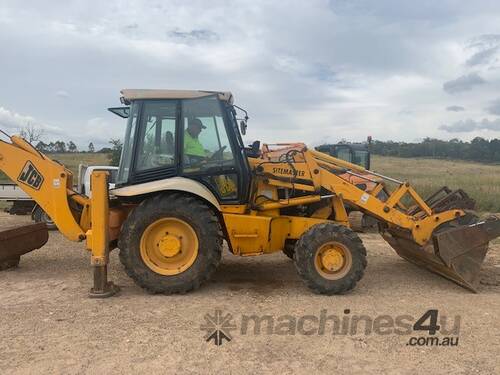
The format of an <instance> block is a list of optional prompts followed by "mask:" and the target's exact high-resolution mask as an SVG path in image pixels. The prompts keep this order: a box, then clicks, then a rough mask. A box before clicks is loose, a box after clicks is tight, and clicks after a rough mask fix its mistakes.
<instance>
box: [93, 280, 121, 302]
mask: <svg viewBox="0 0 500 375" xmlns="http://www.w3.org/2000/svg"><path fill="white" fill-rule="evenodd" d="M119 291H120V287H119V286H118V285H115V284H113V282H112V281H108V283H107V284H106V286H105V287H104V289H95V288H91V289H90V292H89V297H90V298H108V297H112V296H114V295H115V294H117V293H118V292H119Z"/></svg>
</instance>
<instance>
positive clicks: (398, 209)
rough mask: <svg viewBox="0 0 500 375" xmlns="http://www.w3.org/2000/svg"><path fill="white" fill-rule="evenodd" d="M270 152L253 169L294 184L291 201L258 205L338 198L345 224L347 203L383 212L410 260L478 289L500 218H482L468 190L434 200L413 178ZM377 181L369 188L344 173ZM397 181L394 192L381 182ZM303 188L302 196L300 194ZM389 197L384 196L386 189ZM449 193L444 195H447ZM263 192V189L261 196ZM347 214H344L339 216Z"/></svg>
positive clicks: (386, 233)
mask: <svg viewBox="0 0 500 375" xmlns="http://www.w3.org/2000/svg"><path fill="white" fill-rule="evenodd" d="M269 155H270V154H269V153H267V154H266V153H265V152H264V153H263V155H262V157H261V158H260V159H259V160H255V161H253V162H252V163H253V165H254V173H255V175H256V176H257V177H259V178H261V181H262V183H263V184H264V185H268V186H272V187H275V188H281V189H289V191H291V192H292V196H291V197H290V198H286V199H279V200H276V199H274V200H271V199H269V198H267V199H266V200H264V201H262V202H254V207H255V208H256V209H257V210H262V211H266V210H273V209H276V208H285V207H287V206H291V205H297V204H311V203H314V202H317V201H319V200H321V199H331V205H332V211H333V212H334V213H335V218H334V220H335V221H336V222H338V223H343V222H345V209H342V208H343V206H344V203H348V204H349V205H351V206H354V207H356V208H357V209H358V210H360V211H362V212H364V213H367V214H369V215H370V216H374V217H376V218H377V219H378V220H379V221H380V223H381V225H380V226H379V232H380V234H381V235H382V237H383V238H384V239H385V240H386V241H387V242H388V243H389V245H391V247H392V248H394V250H395V251H396V252H397V253H398V254H399V255H400V256H401V257H403V258H404V259H407V260H409V261H411V262H413V263H415V264H417V265H419V266H424V267H426V268H428V269H429V270H431V271H432V272H435V273H437V274H439V275H441V276H444V277H446V278H448V279H450V280H453V281H454V282H456V283H458V284H460V285H462V286H464V287H466V288H468V289H471V290H473V291H477V287H478V285H479V271H480V268H481V264H482V262H483V261H484V257H485V255H486V252H487V250H488V242H489V241H491V240H492V239H493V238H496V237H498V236H499V235H500V219H498V218H496V217H490V218H488V219H486V220H484V221H480V220H479V219H478V217H477V215H475V214H474V213H473V212H471V211H470V210H472V209H473V206H474V202H473V200H471V199H470V198H469V197H468V196H467V194H465V192H463V191H462V190H461V189H459V190H456V191H454V192H453V191H451V190H450V189H448V188H446V187H444V188H442V189H441V190H439V191H438V192H437V193H435V194H433V195H432V196H431V197H429V198H427V200H424V199H422V198H421V197H420V196H419V195H418V194H417V192H416V191H415V190H414V189H413V188H412V187H411V185H410V184H409V183H408V182H403V181H398V180H395V179H393V178H390V177H387V176H383V175H380V174H378V173H375V172H373V171H368V170H365V169H364V168H362V167H360V166H357V165H354V164H351V163H348V162H345V161H343V160H340V159H337V158H334V157H332V156H330V155H327V154H324V153H321V152H318V151H314V150H308V149H307V148H306V147H305V146H303V147H288V148H285V151H284V152H283V153H281V155H280V154H278V153H277V152H276V151H274V154H271V157H270V156H269ZM346 174H347V175H352V176H356V177H358V178H361V179H365V180H367V181H371V182H374V183H376V184H377V185H376V186H375V188H373V189H371V190H370V191H365V190H363V189H360V187H358V186H356V184H354V183H352V182H351V181H350V180H349V178H345V175H346ZM372 176H377V177H379V178H381V179H383V180H388V181H391V182H393V183H396V184H397V185H398V186H397V187H396V188H395V189H393V190H392V191H389V190H388V189H386V187H385V184H384V183H383V182H382V180H378V181H376V180H375V179H373V177H372ZM296 190H298V191H299V192H300V193H299V196H298V197H295V195H294V192H295V191H296ZM382 190H383V191H384V192H385V193H386V196H384V197H380V196H379V193H380V192H381V191H382ZM441 192H445V193H446V194H445V196H444V197H443V196H441V195H440V193H441ZM260 196H262V194H261V195H260ZM405 196H409V197H410V198H411V199H412V200H413V202H414V206H412V207H410V208H406V207H405V206H404V205H403V204H402V202H401V200H402V199H403V197H405ZM339 212H340V215H339Z"/></svg>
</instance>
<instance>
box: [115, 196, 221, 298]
mask: <svg viewBox="0 0 500 375" xmlns="http://www.w3.org/2000/svg"><path fill="white" fill-rule="evenodd" d="M118 246H119V248H120V261H121V262H122V264H123V266H124V267H125V270H126V272H127V274H128V275H129V276H130V277H131V278H132V279H133V280H134V281H135V282H136V284H138V285H139V286H141V287H143V288H144V289H146V290H148V291H149V292H151V293H163V294H173V293H186V292H188V291H190V290H194V289H197V288H198V287H199V286H200V285H201V284H202V283H203V282H205V281H206V280H208V279H209V277H210V276H211V275H212V273H213V272H214V271H215V269H216V267H217V266H218V265H219V263H220V259H221V253H222V232H221V227H220V224H219V220H218V218H217V216H216V215H215V214H214V212H213V211H212V209H211V208H210V207H208V206H207V205H206V204H205V203H204V202H203V201H200V200H199V199H197V198H195V197H192V196H188V195H184V194H179V193H171V194H164V195H158V196H155V197H152V198H149V199H146V200H145V201H143V202H142V203H141V204H140V205H139V206H137V207H136V208H135V209H134V210H133V211H132V212H131V214H130V215H129V217H128V218H127V220H126V221H125V223H124V224H123V228H122V231H121V234H120V239H119V243H118Z"/></svg>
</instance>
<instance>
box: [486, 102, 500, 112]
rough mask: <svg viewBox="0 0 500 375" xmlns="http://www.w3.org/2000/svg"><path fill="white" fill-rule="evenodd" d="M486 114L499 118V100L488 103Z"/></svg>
mask: <svg viewBox="0 0 500 375" xmlns="http://www.w3.org/2000/svg"><path fill="white" fill-rule="evenodd" d="M485 110H486V112H488V113H489V114H491V115H498V116H500V99H496V100H493V101H491V102H490V104H488V106H487V107H486V108H485Z"/></svg>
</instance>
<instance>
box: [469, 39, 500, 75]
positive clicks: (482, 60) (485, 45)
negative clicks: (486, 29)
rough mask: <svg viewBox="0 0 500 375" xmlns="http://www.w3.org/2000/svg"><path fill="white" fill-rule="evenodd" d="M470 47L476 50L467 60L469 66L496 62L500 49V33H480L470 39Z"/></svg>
mask: <svg viewBox="0 0 500 375" xmlns="http://www.w3.org/2000/svg"><path fill="white" fill-rule="evenodd" d="M468 49H471V50H473V51H475V52H474V54H473V55H472V56H471V57H469V58H468V59H467V61H466V62H465V64H466V65H467V66H470V67H473V66H477V65H485V64H491V63H495V62H496V61H497V60H498V52H499V51H500V35H499V34H488V35H479V36H477V37H475V38H473V39H472V40H471V41H470V43H469V45H468Z"/></svg>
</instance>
